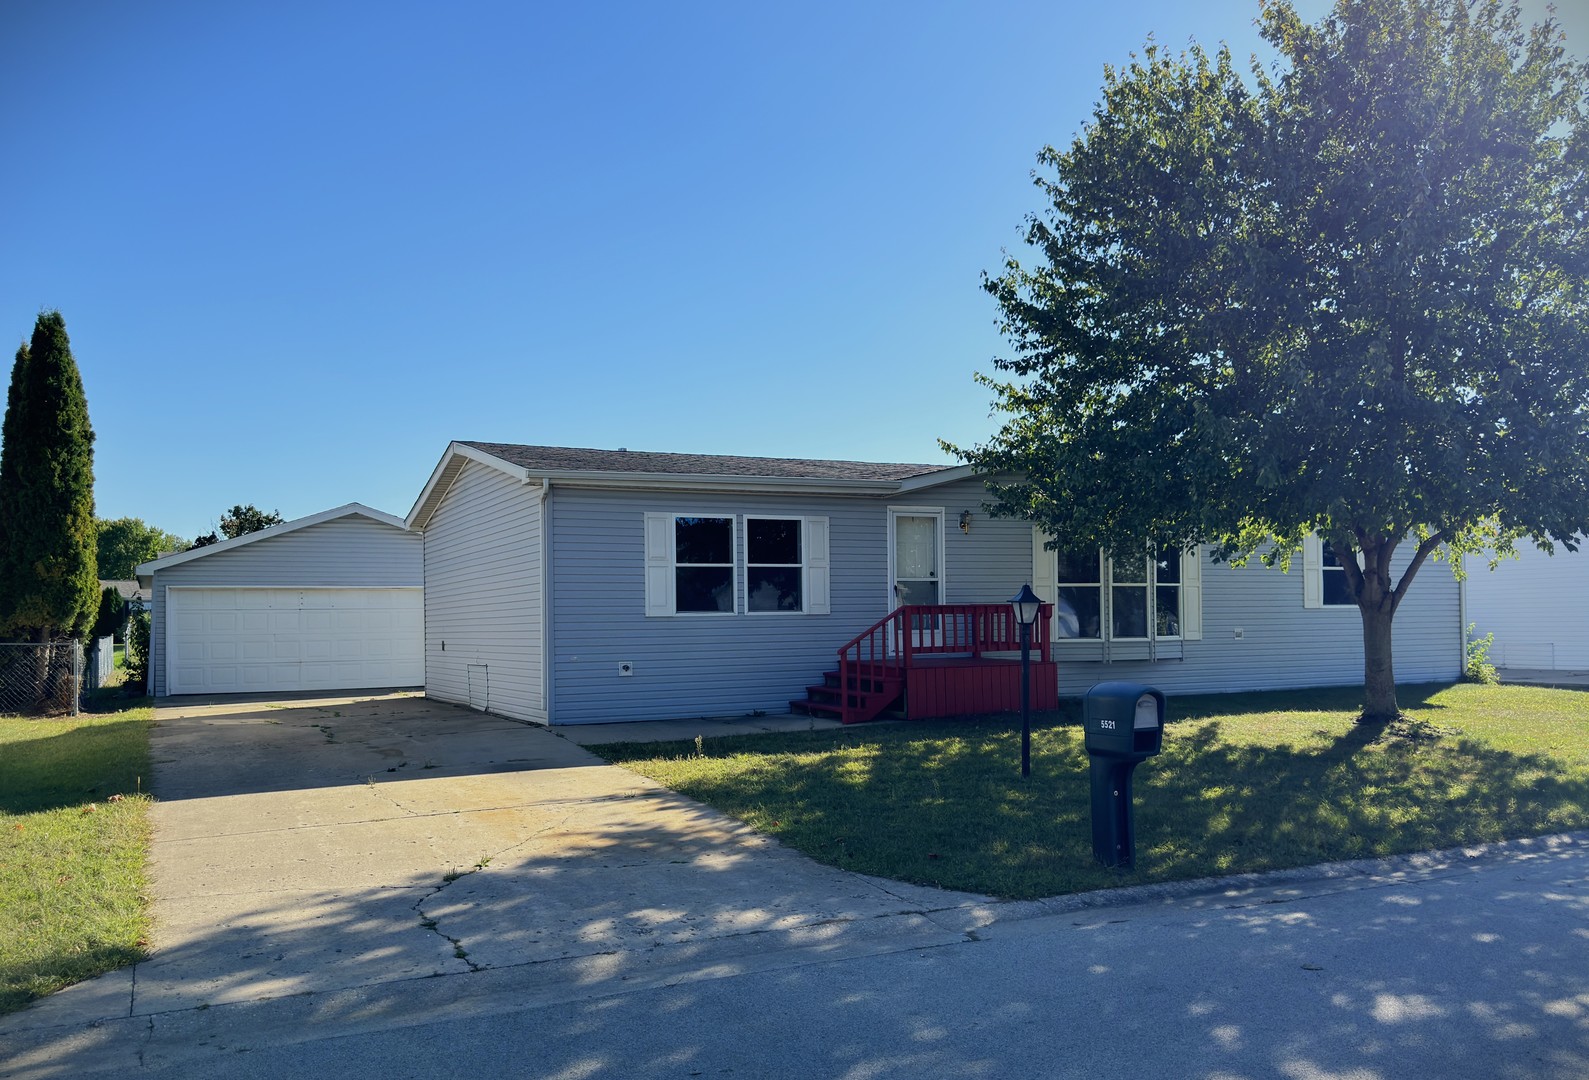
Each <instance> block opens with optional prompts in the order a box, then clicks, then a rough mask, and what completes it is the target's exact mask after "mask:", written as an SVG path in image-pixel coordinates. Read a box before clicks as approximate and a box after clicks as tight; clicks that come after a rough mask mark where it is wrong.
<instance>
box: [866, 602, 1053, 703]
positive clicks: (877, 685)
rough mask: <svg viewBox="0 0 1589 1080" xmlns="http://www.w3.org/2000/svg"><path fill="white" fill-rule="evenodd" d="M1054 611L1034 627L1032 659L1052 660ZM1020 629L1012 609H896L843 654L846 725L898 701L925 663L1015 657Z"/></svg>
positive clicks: (1044, 611)
mask: <svg viewBox="0 0 1589 1080" xmlns="http://www.w3.org/2000/svg"><path fill="white" fill-rule="evenodd" d="M1053 610H1054V606H1053V605H1052V604H1044V605H1043V606H1042V608H1041V610H1040V612H1039V614H1038V617H1037V621H1036V622H1035V623H1034V624H1033V625H1032V642H1031V648H1032V656H1033V657H1034V658H1036V659H1041V660H1044V661H1046V660H1047V659H1048V626H1049V619H1050V617H1051V616H1052V614H1053ZM1020 647H1021V624H1020V623H1019V622H1017V621H1016V618H1015V612H1014V611H1013V610H1011V608H1010V605H1008V604H930V605H929V604H908V605H904V606H902V607H897V608H895V609H894V610H893V611H891V612H889V613H888V614H887V615H885V616H884V617H883V618H881V619H879V620H878V621H877V622H876V623H874V624H872V625H871V626H870V627H868V628H867V629H865V630H863V631H861V632H860V633H859V634H857V635H856V636H855V637H854V638H852V639H851V640H850V641H848V642H846V643H845V644H844V645H842V646H841V647H840V648H839V685H838V688H837V689H838V690H839V703H840V711H841V719H842V720H843V722H844V723H846V724H852V723H857V722H859V721H862V720H870V719H871V718H872V717H874V716H876V715H877V714H878V713H879V712H881V711H882V710H883V709H885V708H887V707H888V705H889V704H890V703H891V702H892V700H893V699H894V698H897V697H898V696H899V692H900V690H901V689H902V688H903V686H904V682H905V678H906V675H907V673H908V672H909V671H910V670H911V669H912V668H914V667H915V666H916V663H917V661H918V660H919V659H921V658H924V657H929V656H930V657H943V658H951V657H965V658H969V659H978V658H980V657H981V656H982V655H983V654H984V653H992V652H1015V651H1018V650H1019V649H1020Z"/></svg>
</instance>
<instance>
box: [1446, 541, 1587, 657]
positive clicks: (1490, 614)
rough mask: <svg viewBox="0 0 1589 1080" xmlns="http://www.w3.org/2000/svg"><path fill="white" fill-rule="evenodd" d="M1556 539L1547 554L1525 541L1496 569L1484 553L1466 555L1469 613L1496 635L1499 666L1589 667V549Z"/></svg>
mask: <svg viewBox="0 0 1589 1080" xmlns="http://www.w3.org/2000/svg"><path fill="white" fill-rule="evenodd" d="M1579 544H1580V547H1579V550H1578V551H1576V552H1573V551H1568V550H1567V549H1566V548H1564V547H1562V546H1561V544H1560V543H1557V544H1556V552H1555V554H1554V555H1547V554H1545V552H1543V551H1541V550H1539V549H1538V548H1536V547H1535V546H1534V545H1533V544H1532V543H1530V542H1529V541H1527V540H1522V541H1519V542H1518V547H1517V558H1515V559H1506V560H1504V561H1503V562H1501V564H1500V565H1499V566H1497V567H1496V568H1495V569H1494V570H1491V569H1490V568H1489V560H1488V555H1487V554H1486V555H1482V556H1480V555H1472V556H1469V557H1468V558H1467V560H1466V566H1467V571H1468V580H1467V602H1468V603H1467V607H1468V610H1467V618H1468V621H1469V622H1470V623H1473V624H1474V628H1475V633H1476V634H1477V635H1478V636H1479V637H1483V636H1484V635H1485V634H1494V635H1495V641H1494V644H1492V645H1491V647H1490V661H1491V662H1492V663H1494V664H1495V665H1496V666H1497V667H1502V668H1516V669H1530V668H1532V669H1541V670H1554V671H1589V549H1586V548H1584V547H1583V544H1584V541H1583V540H1581V539H1580V541H1579Z"/></svg>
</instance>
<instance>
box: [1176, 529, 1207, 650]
mask: <svg viewBox="0 0 1589 1080" xmlns="http://www.w3.org/2000/svg"><path fill="white" fill-rule="evenodd" d="M1202 637H1203V552H1202V549H1201V548H1199V547H1198V546H1197V545H1196V544H1193V545H1192V546H1191V547H1189V548H1187V549H1186V550H1185V551H1183V552H1181V638H1182V640H1185V641H1200V640H1202Z"/></svg>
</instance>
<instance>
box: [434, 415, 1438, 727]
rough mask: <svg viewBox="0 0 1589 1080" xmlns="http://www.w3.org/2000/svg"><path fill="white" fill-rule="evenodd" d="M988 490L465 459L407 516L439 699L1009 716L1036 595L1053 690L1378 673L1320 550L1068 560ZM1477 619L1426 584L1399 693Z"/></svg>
mask: <svg viewBox="0 0 1589 1080" xmlns="http://www.w3.org/2000/svg"><path fill="white" fill-rule="evenodd" d="M986 497H987V496H986V489H985V487H984V485H983V482H982V481H981V480H980V479H979V478H978V477H976V476H975V475H974V474H973V473H972V472H971V471H970V469H969V467H965V466H960V467H946V466H942V465H910V464H885V463H871V462H852V461H827V460H792V459H779V458H746V457H726V456H715V455H695V454H666V453H648V452H630V451H624V450H582V449H572V448H566V447H543V446H522V445H512V444H496V443H477V442H455V443H452V444H451V445H449V446H448V448H447V450H446V452H445V453H444V454H443V455H442V458H441V460H440V462H439V463H438V464H437V465H436V468H435V470H434V471H433V472H432V474H431V476H430V479H429V481H428V482H427V483H426V484H425V487H424V489H423V491H422V492H421V493H420V496H419V498H418V500H417V501H416V503H415V505H414V507H413V509H412V510H411V511H410V513H409V515H408V518H407V520H406V524H407V526H408V528H409V529H410V530H412V531H413V532H414V533H415V534H417V535H418V536H420V537H422V539H423V561H424V573H423V581H424V686H425V689H426V692H427V693H428V694H429V695H430V696H432V697H435V698H437V699H440V700H444V701H451V702H459V703H465V704H471V705H473V706H475V707H477V708H481V709H488V710H489V711H491V712H495V713H500V714H502V715H505V716H509V717H516V718H520V719H524V720H531V721H535V722H540V723H551V724H592V723H603V722H609V721H627V720H647V719H660V718H667V717H690V716H709V715H729V714H739V713H746V712H750V711H754V710H765V711H769V712H770V711H785V710H787V709H789V708H790V707H791V704H793V705H794V706H795V707H798V708H808V709H811V710H812V711H818V712H827V713H830V714H835V715H837V714H840V713H842V714H843V715H844V716H845V718H846V719H860V718H864V715H869V714H874V713H875V712H876V711H877V710H879V709H882V708H897V709H903V710H904V711H905V712H906V713H907V714H908V715H913V716H922V715H941V714H945V713H952V712H970V711H978V710H979V709H986V708H1001V707H1007V701H1008V694H1009V692H1010V688H1011V687H1012V686H1014V685H1015V684H1014V682H1013V681H1012V679H1013V675H1012V672H1011V666H1010V665H1011V662H1012V658H1013V656H1014V655H1016V654H1015V652H1014V640H1015V638H1014V631H1013V627H1012V625H1011V624H1010V623H1009V621H1008V617H1007V616H1008V600H1009V599H1010V597H1011V596H1012V595H1013V594H1014V593H1016V592H1017V591H1018V590H1019V589H1020V587H1021V585H1022V584H1023V583H1026V582H1031V583H1032V584H1033V586H1034V588H1035V589H1036V590H1037V591H1038V593H1039V594H1040V595H1041V596H1042V597H1043V599H1044V600H1046V601H1048V602H1050V604H1051V605H1052V606H1051V608H1050V609H1049V615H1048V618H1047V619H1046V620H1045V623H1044V625H1043V626H1042V627H1041V628H1040V629H1039V631H1038V635H1039V639H1040V640H1039V648H1040V661H1041V666H1040V668H1039V678H1040V680H1042V682H1041V686H1040V697H1039V700H1047V699H1049V698H1051V697H1052V696H1053V695H1054V694H1056V693H1058V694H1079V693H1081V692H1082V691H1084V690H1085V689H1086V688H1087V687H1089V686H1091V685H1092V684H1093V683H1095V682H1098V681H1100V680H1103V679H1109V678H1123V679H1133V680H1139V681H1142V682H1147V683H1151V684H1153V685H1155V686H1158V687H1160V688H1161V689H1163V690H1165V691H1167V692H1171V693H1188V692H1216V691H1234V690H1256V689H1275V688H1285V687H1300V686H1317V685H1350V684H1354V683H1360V682H1361V680H1362V678H1363V653H1362V648H1363V646H1362V625H1361V621H1360V619H1359V616H1358V613H1357V610H1356V608H1355V607H1354V606H1351V605H1350V604H1343V603H1341V602H1340V601H1341V600H1342V599H1343V596H1342V592H1341V589H1340V588H1339V587H1338V586H1339V582H1340V581H1341V580H1344V573H1345V572H1344V571H1343V570H1341V569H1340V567H1339V566H1338V565H1337V564H1335V562H1334V560H1333V559H1331V558H1330V557H1329V553H1328V551H1327V549H1325V548H1324V547H1323V546H1322V545H1320V544H1318V543H1317V542H1316V541H1312V542H1310V543H1309V545H1308V546H1307V548H1306V549H1305V550H1304V553H1303V558H1302V559H1300V560H1298V562H1299V564H1300V565H1298V566H1294V567H1293V572H1292V573H1290V574H1281V573H1279V572H1278V571H1274V570H1269V569H1265V568H1262V567H1261V566H1257V565H1254V566H1250V567H1246V568H1232V567H1229V566H1225V565H1220V564H1216V563H1214V562H1212V561H1211V559H1210V558H1209V556H1208V554H1207V552H1206V551H1202V550H1200V551H1196V552H1187V553H1174V554H1171V555H1169V556H1167V557H1162V558H1161V557H1157V556H1153V555H1150V554H1149V553H1147V552H1144V553H1143V554H1142V555H1141V556H1138V557H1134V558H1126V557H1121V556H1119V555H1116V557H1115V558H1114V559H1112V560H1111V559H1106V558H1104V557H1103V555H1102V553H1101V552H1099V551H1097V550H1095V549H1094V550H1088V551H1082V552H1065V553H1055V552H1053V551H1048V550H1046V549H1045V547H1044V544H1043V541H1044V537H1043V536H1042V534H1041V533H1039V532H1038V531H1037V530H1036V529H1034V528H1033V526H1032V525H1031V524H1029V523H1027V522H1023V521H1015V520H1008V519H994V518H990V517H989V516H988V515H987V514H986V513H984V512H983V510H982V508H981V507H982V503H983V501H984V500H985V498H986ZM1460 622H1461V611H1460V600H1459V589H1458V586H1457V584H1456V582H1455V581H1454V580H1453V578H1452V577H1451V576H1450V575H1449V574H1441V573H1433V572H1429V571H1427V570H1426V571H1425V573H1424V574H1423V575H1422V576H1421V577H1420V579H1419V580H1418V582H1417V584H1416V585H1415V587H1414V588H1413V590H1412V591H1411V593H1410V594H1409V596H1408V599H1407V601H1406V602H1405V603H1404V604H1403V605H1402V608H1401V610H1400V611H1399V612H1398V614H1397V618H1396V673H1397V676H1398V679H1399V680H1401V681H1404V682H1416V681H1435V680H1447V679H1454V678H1455V677H1456V676H1457V674H1458V673H1459V671H1460V669H1461V657H1462V636H1461V626H1460ZM846 646H848V647H849V653H847V654H846V656H848V657H849V658H848V659H846V658H844V657H841V650H842V649H844V648H845V647H846ZM907 660H908V667H909V671H907V670H905V668H906V666H907Z"/></svg>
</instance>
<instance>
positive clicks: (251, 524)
mask: <svg viewBox="0 0 1589 1080" xmlns="http://www.w3.org/2000/svg"><path fill="white" fill-rule="evenodd" d="M282 521H283V518H282V516H281V515H280V514H279V513H277V512H276V511H274V510H271V511H270V512H268V513H267V512H265V511H264V510H261V509H259V507H257V506H255V505H254V504H253V503H249V504H248V505H247V506H234V507H232V508H231V509H230V510H228V511H227V512H226V513H224V514H222V515H221V532H222V533H224V534H225V536H226V538H227V539H228V540H235V539H237V538H238V537H239V536H242V535H244V534H246V533H251V532H258V531H259V530H261V529H268V528H270V527H271V526H272V525H280V524H281V523H282Z"/></svg>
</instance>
